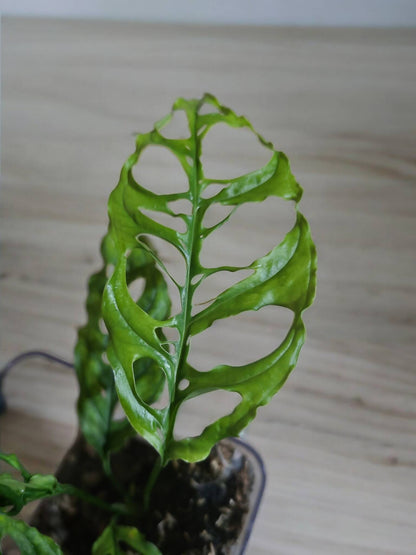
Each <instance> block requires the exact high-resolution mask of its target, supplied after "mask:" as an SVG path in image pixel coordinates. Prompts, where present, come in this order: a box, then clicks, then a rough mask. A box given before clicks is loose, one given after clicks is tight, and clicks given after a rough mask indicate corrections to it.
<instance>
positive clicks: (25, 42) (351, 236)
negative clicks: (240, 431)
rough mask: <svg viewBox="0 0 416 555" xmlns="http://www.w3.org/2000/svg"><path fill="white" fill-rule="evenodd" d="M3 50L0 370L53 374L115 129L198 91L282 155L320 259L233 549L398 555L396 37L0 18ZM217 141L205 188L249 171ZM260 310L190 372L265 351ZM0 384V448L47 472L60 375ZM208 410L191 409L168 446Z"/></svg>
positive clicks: (206, 349) (411, 233)
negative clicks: (214, 179)
mask: <svg viewBox="0 0 416 555" xmlns="http://www.w3.org/2000/svg"><path fill="white" fill-rule="evenodd" d="M2 42H3V49H2V64H3V67H2V95H3V98H2V172H3V181H2V190H1V197H0V210H1V253H0V256H1V258H0V261H1V282H0V283H1V320H0V322H1V330H0V331H1V359H0V362H1V363H4V362H5V361H7V360H8V359H9V358H10V357H12V356H14V355H15V354H17V353H18V352H20V351H23V350H28V349H32V348H46V349H49V350H52V351H53V352H55V353H57V354H59V355H61V356H64V357H65V358H67V359H71V357H72V348H73V344H74V340H75V333H76V332H75V329H76V327H77V326H78V325H80V324H82V323H83V322H84V318H85V316H84V309H83V303H84V298H85V284H86V279H87V276H88V275H89V274H90V273H91V272H92V271H93V270H94V269H96V268H97V267H98V265H99V255H98V243H99V238H100V237H101V235H102V234H103V233H104V231H105V228H106V223H107V219H106V198H107V195H108V193H109V192H110V190H111V189H112V188H113V187H114V185H115V183H116V181H117V178H118V173H119V170H120V167H121V164H122V163H123V161H124V160H125V158H126V157H127V155H128V154H129V153H130V152H131V151H132V149H133V136H132V134H133V133H134V132H137V131H147V130H148V129H149V128H150V127H151V125H152V123H153V122H154V121H155V120H156V119H158V118H160V117H161V116H162V115H164V114H165V113H166V112H167V111H168V110H169V109H170V105H171V103H172V101H173V100H174V99H175V98H176V97H177V96H179V95H181V96H185V97H190V96H200V95H201V94H202V93H203V92H204V91H206V90H208V91H211V92H213V93H215V94H216V95H217V96H218V97H219V99H220V100H221V101H222V102H223V103H224V104H226V105H230V106H232V107H233V108H234V109H235V110H236V111H237V112H239V113H243V114H246V115H248V116H249V117H250V118H251V120H252V122H253V124H254V126H255V127H256V128H257V129H258V130H259V131H260V132H261V133H262V134H263V135H264V136H265V137H267V138H268V139H270V140H272V141H273V142H274V144H275V145H276V146H277V147H278V148H279V149H282V150H284V151H285V152H286V153H287V154H288V155H289V156H290V158H291V161H292V168H293V171H294V173H295V175H296V176H297V178H298V180H299V181H300V183H301V184H302V185H303V187H304V189H305V194H304V198H303V200H302V210H303V212H304V213H305V214H306V215H307V217H308V218H309V220H310V222H311V226H312V230H313V235H314V238H315V240H316V243H317V246H318V252H319V286H318V294H317V300H316V303H315V305H314V307H313V308H312V309H310V310H309V311H308V312H307V313H306V322H307V325H308V341H307V343H306V345H305V347H304V349H303V352H302V354H301V357H300V362H299V365H298V368H297V369H296V371H295V372H294V373H293V374H292V376H291V378H290V379H289V381H288V383H287V385H286V386H285V387H284V388H283V390H282V391H281V392H280V393H279V395H278V396H277V397H276V398H275V399H274V400H273V402H272V403H271V404H270V405H269V406H268V407H267V408H264V409H262V410H260V411H259V414H258V418H257V420H256V422H255V423H253V424H252V425H251V426H250V427H249V430H248V432H247V437H248V438H249V440H250V441H251V442H252V443H253V444H254V445H255V446H256V447H257V448H258V449H259V451H260V452H261V453H262V455H263V456H264V459H265V463H266V466H267V471H268V486H267V492H266V495H265V498H264V503H263V505H262V509H261V513H260V516H259V519H258V522H257V524H256V527H255V530H254V533H253V537H252V541H251V545H250V549H249V553H250V554H253V555H254V554H256V555H262V554H284V555H287V554H308V555H309V554H315V553H316V554H320V555H323V554H328V555H333V554H372V555H373V554H374V555H376V554H377V555H381V554H384V555H387V554H388V555H392V554H408V555H411V554H414V553H416V517H415V515H416V452H415V449H416V401H415V398H416V368H415V353H416V334H415V317H416V302H415V274H416V263H415V235H416V225H415V213H416V194H415V185H416V183H415V175H416V171H415V156H414V153H415V147H416V136H415V131H416V96H415V88H416V64H415V47H416V32H415V31H414V30H373V31H369V30H365V29H361V30H352V29H350V30H349V29H337V30H331V29H286V28H284V29H278V28H267V29H261V28H234V29H230V28H227V27H221V28H215V27H196V26H195V27H180V26H162V25H143V24H128V23H109V22H107V23H103V22H76V21H72V22H70V21H67V22H65V21H54V20H24V19H4V20H3V22H2ZM229 139H230V140H229ZM231 139H234V137H231V136H230V138H228V137H219V138H218V140H214V141H212V142H211V145H210V148H211V149H212V150H211V151H210V152H211V154H212V156H214V155H215V154H216V153H217V154H218V153H219V156H220V157H219V161H218V165H217V169H218V171H219V172H222V173H221V174H222V175H224V174H226V173H227V172H229V173H231V174H233V172H236V173H239V170H240V169H241V166H239V163H240V162H241V163H242V164H243V165H244V164H246V165H248V166H250V165H251V164H255V163H256V161H257V159H256V160H255V159H254V158H255V157H251V155H250V156H248V155H246V154H244V153H245V152H246V151H245V150H244V148H245V145H244V144H243V143H241V144H240V143H238V142H237V143H233V140H231ZM238 140H239V139H236V141H238ZM235 144H236V145H237V147H235V146H233V145H235ZM240 147H241V153H242V154H240V151H239V149H240ZM256 152H257V151H256ZM211 162H212V163H213V164H214V162H213V161H212V160H211ZM171 169H172V173H171V172H170V170H171ZM248 169H252V168H251V167H248ZM143 171H145V176H146V179H147V180H148V181H149V184H151V183H154V184H155V186H156V188H157V187H161V188H162V190H164V188H165V187H166V186H168V185H169V180H172V179H173V181H175V179H176V177H177V175H176V174H175V171H176V169H175V168H174V167H173V166H172V163H171V161H170V160H169V159H164V160H163V161H161V162H155V161H154V160H153V159H150V158H149V160H148V161H147V165H146V166H145V168H144V170H143ZM213 171H215V165H213ZM146 172H147V173H146ZM234 175H235V174H234ZM171 178H172V179H171ZM175 184H176V182H175ZM280 209H281V206H277V205H276V206H275V205H274V204H273V203H270V205H268V207H267V208H266V209H265V212H264V213H263V214H262V215H261V216H259V215H258V214H257V213H256V214H255V216H254V218H253V217H250V216H251V215H250V214H245V215H243V217H240V219H237V224H236V227H234V228H233V227H231V228H230V230H229V233H228V232H227V233H225V231H224V236H223V237H225V236H226V237H227V238H226V239H224V238H223V240H222V242H221V243H214V244H213V245H211V249H212V251H211V253H212V252H217V253H219V254H221V255H224V256H228V253H231V254H232V255H237V256H238V255H242V256H245V254H246V252H251V251H250V249H252V248H257V247H258V248H260V249H261V248H262V247H263V246H265V247H267V246H268V245H269V244H270V241H274V240H275V239H276V237H277V238H278V237H279V236H280V234H281V233H282V230H283V232H284V231H285V230H286V229H287V227H286V226H287V222H288V221H289V220H285V219H284V218H285V217H286V216H281V213H280ZM214 217H215V215H214ZM283 224H284V225H283ZM167 257H168V258H169V254H168V255H167ZM172 263H173V264H174V263H175V261H172ZM261 316H262V314H261V313H258V314H253V315H250V318H248V319H244V320H243V321H241V322H237V323H236V324H235V325H233V326H229V327H228V328H229V329H228V330H227V329H225V328H222V329H221V330H220V331H221V334H220V335H219V336H218V334H217V336H216V335H215V334H213V335H210V336H209V337H208V339H207V342H206V343H204V344H202V345H199V347H198V348H199V350H198V354H199V357H200V360H201V364H206V365H209V364H211V363H212V362H215V361H216V362H231V360H234V357H235V359H238V360H240V359H241V360H244V359H250V358H252V357H254V355H256V354H258V351H260V353H259V354H261V352H262V349H267V348H269V346H270V345H273V343H274V342H275V340H276V335H277V336H278V337H281V336H282V333H283V330H284V325H285V322H286V320H285V316H286V315H285V314H284V311H283V313H282V314H281V315H280V313H279V314H277V320H276V321H277V324H276V325H274V324H273V322H274V319H275V313H273V314H272V313H264V316H265V318H264V319H262V317H261ZM224 330H225V331H229V332H230V334H231V335H230V337H229V339H228V338H227V341H226V342H224V341H223V342H222V343H220V342H219V341H220V340H221V338H222V335H223V332H224ZM227 357H228V359H227ZM224 359H226V360H224ZM6 391H7V393H8V400H9V412H8V413H7V414H6V415H5V416H1V417H0V427H1V444H2V448H3V449H5V450H14V451H16V452H17V453H18V454H19V455H20V456H21V457H22V458H23V460H25V461H26V462H27V464H28V465H29V466H30V468H31V469H32V470H33V471H35V470H39V471H51V470H53V468H54V467H55V465H56V464H57V462H58V460H59V458H60V456H61V455H62V453H63V452H64V451H65V450H66V448H67V446H68V445H69V443H70V441H71V440H72V438H73V437H74V434H75V427H76V420H75V416H74V411H73V405H74V402H75V399H76V384H75V381H74V378H73V376H72V375H71V373H70V371H67V370H64V369H59V368H56V367H55V366H49V367H48V366H47V367H46V368H45V365H41V364H40V363H34V364H32V365H28V364H26V365H24V367H23V366H22V367H21V368H20V369H16V371H15V372H14V373H13V374H11V375H10V377H9V379H8V380H7V388H6ZM228 402H229V400H228V399H226V398H224V399H223V400H222V404H221V406H218V405H219V404H218V403H215V405H217V409H218V408H223V406H224V408H225V405H226V404H227V403H228ZM212 406H213V403H212V402H210V403H208V404H206V405H203V406H202V408H201V409H200V411H199V410H198V409H199V405H198V404H197V405H195V404H194V405H190V406H189V407H188V408H187V410H186V411H185V417H184V418H182V425H183V431H184V432H186V431H189V430H188V428H187V426H188V427H189V426H190V424H192V426H194V427H195V426H196V427H198V426H202V425H203V423H204V422H206V419H207V418H208V419H209V418H212V414H211V411H212Z"/></svg>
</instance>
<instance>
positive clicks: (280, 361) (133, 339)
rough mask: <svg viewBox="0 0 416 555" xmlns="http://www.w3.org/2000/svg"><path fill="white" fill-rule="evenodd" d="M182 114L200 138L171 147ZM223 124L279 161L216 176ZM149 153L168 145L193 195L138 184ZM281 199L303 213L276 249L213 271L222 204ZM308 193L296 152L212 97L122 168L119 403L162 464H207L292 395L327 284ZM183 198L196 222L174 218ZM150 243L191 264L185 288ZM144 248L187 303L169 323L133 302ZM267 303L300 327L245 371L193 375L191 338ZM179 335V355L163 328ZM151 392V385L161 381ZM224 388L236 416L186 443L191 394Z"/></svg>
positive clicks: (193, 104) (178, 105)
mask: <svg viewBox="0 0 416 555" xmlns="http://www.w3.org/2000/svg"><path fill="white" fill-rule="evenodd" d="M207 107H208V109H209V110H210V111H209V112H208V113H201V109H202V108H204V111H205V112H206V111H207V110H206V108H207ZM178 110H181V111H184V112H185V115H186V117H187V120H188V126H189V133H190V135H189V138H187V139H178V140H174V139H167V138H166V137H164V136H163V128H164V126H165V125H166V124H167V123H169V121H170V119H171V117H172V114H174V113H175V112H176V111H178ZM218 123H222V124H227V125H229V126H232V127H236V128H246V129H248V130H249V131H251V132H252V133H253V134H254V136H255V137H256V138H257V139H258V140H259V141H260V143H261V144H262V145H263V146H264V148H266V149H267V150H268V151H269V152H270V160H269V162H268V163H267V164H266V165H265V166H263V167H262V168H259V169H258V170H256V171H254V172H251V173H248V174H245V175H241V176H240V177H237V178H235V179H228V180H227V179H224V180H220V179H215V180H210V179H207V177H206V176H205V175H204V171H203V167H202V163H201V152H202V150H203V140H204V137H205V135H206V133H207V132H208V131H209V129H211V128H212V126H214V125H217V124H218ZM149 145H159V146H163V147H165V148H167V149H169V150H170V151H171V152H172V153H173V154H174V155H175V156H176V158H177V160H178V162H179V164H180V165H181V166H182V168H183V172H184V178H185V180H186V182H187V190H186V192H178V193H174V192H173V193H170V194H168V195H156V194H155V193H153V192H151V191H149V190H147V189H146V188H145V187H143V185H142V184H140V183H137V182H136V181H135V179H134V177H133V173H132V169H133V167H134V166H135V164H137V163H138V162H139V159H140V156H141V154H142V152H143V150H144V149H145V148H147V147H148V146H149ZM211 184H220V185H223V187H222V189H221V190H220V191H219V192H218V193H217V194H215V195H214V196H212V197H210V198H205V196H206V195H203V194H202V193H203V192H204V191H205V190H206V189H207V187H209V186H210V185H211ZM184 188H185V187H184ZM184 188H182V191H183V189H184ZM272 196H275V197H279V198H282V199H284V200H286V201H288V209H294V210H295V212H296V222H295V224H294V226H293V228H292V229H291V230H288V233H287V235H286V237H285V238H284V240H283V241H282V242H281V243H280V244H279V245H276V246H275V248H273V249H272V250H271V251H270V252H268V253H259V254H260V256H259V258H257V259H256V260H254V261H248V265H247V266H244V267H241V268H239V267H232V266H225V267H224V266H222V267H215V268H205V267H203V266H202V264H201V262H200V253H201V249H202V248H203V242H204V240H205V238H206V237H208V236H209V235H210V234H212V233H219V229H220V227H221V226H222V225H223V223H225V222H226V221H228V219H229V218H232V213H231V214H230V215H229V216H227V217H226V218H225V219H224V220H223V221H222V222H220V223H218V224H217V225H215V226H212V227H207V226H206V225H204V217H205V214H206V212H207V210H208V209H209V208H210V207H211V206H213V205H215V204H220V205H223V206H230V207H233V208H234V210H236V209H238V208H239V207H240V206H241V205H243V204H246V203H253V202H256V203H261V202H264V201H266V200H267V199H268V198H269V197H272ZM301 196H302V189H301V187H300V186H299V184H298V183H297V181H296V179H295V178H294V176H293V174H292V172H291V169H290V164H289V161H288V159H287V157H286V156H285V154H283V153H282V152H278V151H276V150H274V148H273V145H272V144H271V143H269V142H267V141H266V140H265V139H263V137H261V135H259V134H258V133H257V132H256V131H255V130H254V129H253V127H252V126H251V124H250V123H249V121H248V120H247V119H246V118H245V117H243V116H238V115H237V114H235V113H234V112H233V111H232V110H230V109H229V108H227V107H225V106H222V105H221V104H220V103H219V102H218V101H217V100H216V99H215V98H214V97H213V96H212V95H209V94H206V95H204V97H203V98H202V99H199V100H198V99H196V100H195V99H193V100H185V99H183V98H180V99H178V100H177V101H176V102H175V104H174V106H173V109H172V113H171V114H170V115H168V116H166V117H164V118H162V119H161V120H160V121H159V122H158V123H157V124H156V125H155V128H154V129H153V130H152V131H151V132H149V133H147V134H143V135H138V136H137V138H136V150H135V152H134V153H133V154H132V155H131V156H130V157H129V158H128V160H127V162H126V163H125V165H124V166H123V169H122V171H121V175H120V180H119V183H118V185H117V187H116V189H115V190H114V191H113V193H112V194H111V196H110V200H109V216H110V228H109V229H110V232H109V233H110V236H111V241H112V245H113V255H114V258H113V264H114V271H113V273H112V276H111V277H110V279H109V280H108V282H107V284H106V286H105V289H104V292H103V317H104V319H105V322H106V326H107V328H108V330H109V341H108V347H107V355H108V358H109V361H110V363H111V366H112V367H113V371H114V377H115V387H116V389H117V393H118V396H119V399H120V402H121V404H122V406H123V409H124V411H125V413H126V415H127V417H128V419H129V421H130V423H131V425H132V426H133V427H134V428H135V430H137V432H139V433H140V434H141V435H142V436H143V437H144V438H146V439H147V440H148V441H149V442H150V443H151V444H152V445H153V446H154V447H155V448H156V449H157V451H158V452H159V454H160V456H161V459H162V462H163V464H165V463H166V462H167V460H169V459H172V458H178V457H179V458H183V459H185V460H187V461H197V460H201V459H203V458H205V457H206V456H207V455H208V453H209V451H210V450H211V448H212V446H213V445H214V444H215V443H216V442H217V441H219V440H220V439H222V438H224V437H226V436H229V435H237V434H238V433H239V432H240V431H241V430H242V429H243V428H244V427H245V426H247V424H248V423H249V422H250V421H251V420H252V419H253V418H254V416H255V414H256V411H257V409H258V407H260V406H262V405H264V404H266V403H267V402H269V401H270V399H271V398H272V396H273V395H274V394H275V393H276V392H277V391H278V390H279V389H280V387H282V385H283V384H284V382H285V380H286V379H287V377H288V375H289V374H290V372H291V370H292V369H293V368H294V366H295V365H296V362H297V358H298V355H299V351H300V348H301V346H302V344H303V342H304V337H305V329H304V325H303V322H302V312H303V311H304V310H305V309H306V308H307V307H308V306H309V305H310V304H311V303H312V301H313V298H314V294H315V286H316V251H315V247H314V244H313V241H312V238H311V234H310V230H309V225H308V223H307V221H306V219H305V217H304V216H303V215H302V214H301V213H300V212H299V210H298V203H299V201H300V199H301ZM184 199H185V200H187V201H188V202H189V203H190V204H191V205H192V214H191V215H185V214H179V213H178V214H177V213H174V212H173V211H172V210H171V209H170V203H171V202H173V201H177V200H184ZM144 210H146V213H144ZM149 211H153V212H154V213H155V215H156V214H157V212H161V213H164V214H170V215H171V216H173V217H180V218H182V219H183V221H184V222H185V223H186V231H185V232H184V233H179V232H177V231H175V230H174V229H172V228H170V227H168V226H166V225H161V224H160V223H158V222H157V221H156V220H154V219H152V218H151V217H150V216H149ZM144 236H145V237H146V238H147V237H150V238H151V237H152V236H154V237H157V238H159V239H162V240H164V241H167V242H168V243H170V244H171V245H172V246H173V247H174V248H175V249H176V250H177V251H178V254H179V256H180V257H182V259H183V263H184V265H185V276H186V277H185V281H184V283H177V282H176V281H174V280H173V279H172V278H171V276H170V275H169V274H168V273H167V271H166V268H165V267H164V265H163V263H162V262H161V261H160V260H159V258H158V255H157V253H155V252H154V251H152V249H151V247H150V245H148V244H145V243H144V239H143V237H144ZM137 248H146V249H147V252H148V253H149V254H150V256H151V257H152V259H153V260H154V261H155V262H156V264H157V266H158V268H159V271H160V272H161V274H163V275H164V277H165V279H166V280H167V281H168V280H172V281H173V283H174V284H175V286H176V287H177V289H178V292H179V296H180V299H181V309H180V311H179V312H178V313H177V314H170V315H169V317H168V312H161V313H156V312H155V311H153V312H152V311H149V310H148V309H147V308H146V307H145V306H143V305H140V304H137V303H136V302H135V301H134V299H132V298H131V296H130V294H129V289H128V257H129V253H130V252H131V250H132V249H133V250H134V249H137ZM240 269H245V270H251V274H250V275H249V276H248V277H246V278H245V279H243V280H241V281H237V282H236V283H234V285H232V286H231V287H229V288H228V289H226V290H224V291H223V292H222V293H220V294H219V295H218V297H217V298H216V299H214V300H213V301H212V302H211V304H210V305H209V306H207V307H206V308H202V309H201V310H199V311H198V307H195V306H194V305H193V296H194V293H195V291H196V289H197V288H198V286H199V285H200V284H201V282H202V281H203V280H204V279H206V278H207V277H208V276H210V275H213V274H215V273H217V272H220V271H224V270H228V271H230V272H236V271H237V270H240ZM268 305H275V306H281V307H286V308H288V309H290V310H291V311H292V313H293V319H292V324H291V326H290V328H289V329H288V331H287V335H286V337H285V339H284V340H283V342H282V343H281V345H276V348H275V349H274V350H272V352H270V353H265V355H264V356H263V357H262V358H260V359H259V360H257V361H253V362H252V363H251V364H247V365H244V366H239V367H237V366H230V365H220V366H217V367H215V368H212V369H211V370H210V371H209V372H200V371H198V369H196V368H193V367H191V366H190V364H189V363H188V354H189V349H190V345H191V341H190V340H191V338H192V336H195V335H197V334H200V333H203V332H204V331H205V330H206V329H207V328H208V327H209V326H211V325H212V324H213V323H214V322H215V321H217V320H219V319H223V318H228V317H230V316H235V315H237V314H240V313H242V312H244V311H249V310H260V309H261V308H262V307H264V306H268ZM169 327H172V328H175V329H176V330H177V334H178V336H179V339H178V340H177V341H174V342H173V346H174V348H173V349H167V348H166V339H165V338H163V337H162V336H161V330H162V329H165V328H169ZM149 360H150V361H152V366H153V367H154V372H156V368H158V369H159V372H160V371H161V372H163V374H164V377H165V379H166V383H167V388H168V392H169V403H168V405H167V406H166V407H165V408H163V409H157V408H155V407H154V406H152V403H151V402H150V401H149V400H146V399H144V397H143V395H142V393H141V391H140V388H138V387H137V384H136V380H135V368H137V365H138V364H141V362H140V361H147V362H148V361H149ZM184 379H186V380H188V382H189V385H187V387H186V388H185V389H184V390H183V389H181V388H180V387H179V384H180V383H181V381H182V380H184ZM148 385H150V386H151V380H150V381H148ZM217 389H220V390H221V389H222V390H226V391H232V392H236V393H238V394H239V395H240V396H241V401H240V403H239V404H238V405H237V406H236V408H235V409H234V410H233V412H232V413H231V414H224V416H223V417H221V418H219V419H218V420H217V421H216V422H214V423H213V424H211V425H209V426H207V427H206V428H205V429H204V430H203V431H202V433H201V434H200V435H199V436H197V437H192V438H185V439H183V440H180V441H176V440H175V439H174V428H175V421H176V416H177V414H178V410H179V408H180V407H181V405H182V404H183V403H184V402H185V401H187V400H188V399H190V398H192V397H196V396H199V395H202V394H204V393H207V392H210V391H215V390H217ZM146 391H147V389H146ZM149 398H150V397H149Z"/></svg>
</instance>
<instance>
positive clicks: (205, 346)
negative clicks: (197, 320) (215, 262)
mask: <svg viewBox="0 0 416 555" xmlns="http://www.w3.org/2000/svg"><path fill="white" fill-rule="evenodd" d="M292 321H293V312H292V311H291V310H289V309H288V308H283V307H280V306H265V307H263V308H261V309H260V310H258V311H253V310H250V311H247V312H242V313H241V314H237V315H235V316H231V317H229V318H224V319H221V320H216V321H215V322H214V323H213V324H212V326H211V327H209V328H208V329H206V330H205V331H204V332H202V333H200V334H198V335H196V336H194V337H193V338H192V341H191V349H190V354H189V363H190V365H191V366H193V367H194V368H196V369H197V370H199V371H202V372H206V371H209V370H211V369H212V368H214V367H215V366H218V365H220V364H227V365H231V366H242V365H244V364H249V363H250V362H254V361H256V360H258V359H260V358H262V357H264V356H266V355H268V354H269V353H271V352H272V351H273V350H274V349H276V348H277V347H278V346H279V345H280V344H281V343H282V341H283V340H284V338H285V337H286V335H287V332H288V331H289V329H290V326H291V324H292Z"/></svg>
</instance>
